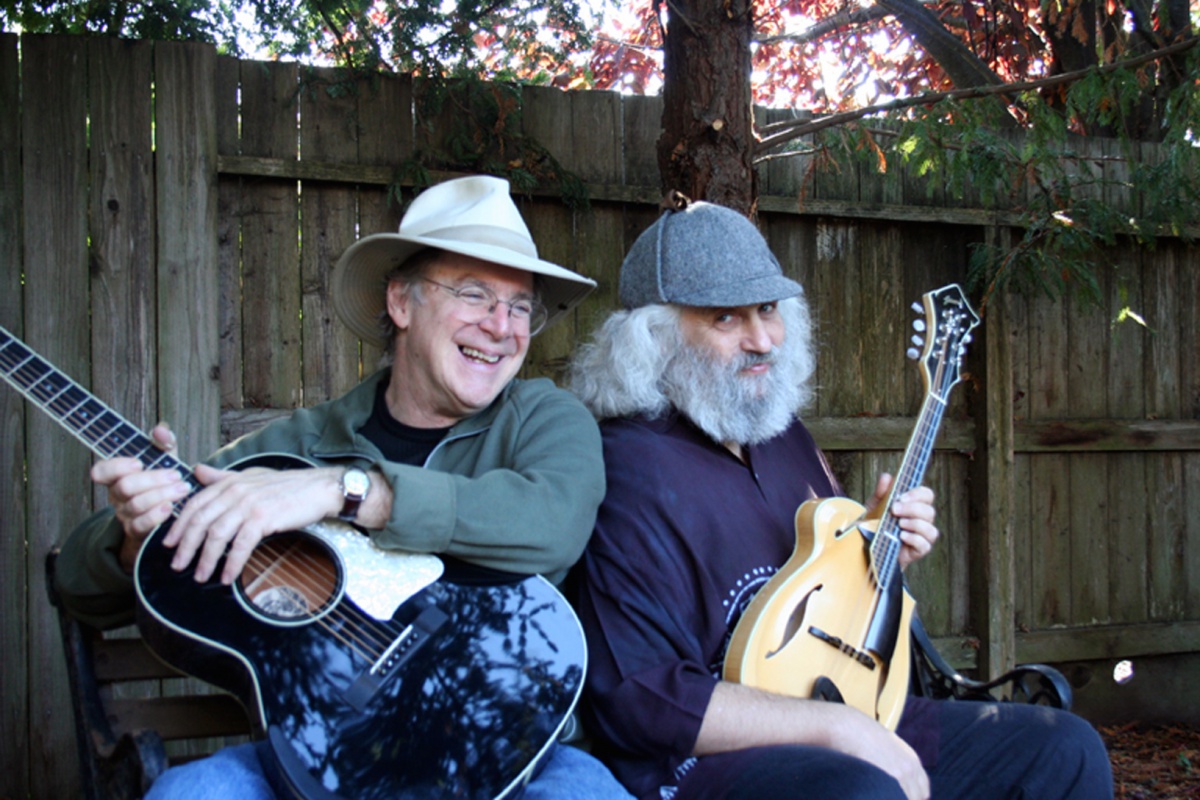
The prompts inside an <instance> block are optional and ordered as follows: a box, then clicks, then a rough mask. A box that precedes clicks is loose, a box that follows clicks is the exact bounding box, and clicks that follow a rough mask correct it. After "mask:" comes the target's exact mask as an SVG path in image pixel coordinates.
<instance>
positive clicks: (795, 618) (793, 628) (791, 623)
mask: <svg viewBox="0 0 1200 800" xmlns="http://www.w3.org/2000/svg"><path fill="white" fill-rule="evenodd" d="M823 588H824V584H817V585H816V586H814V587H813V590H812V591H811V592H809V593H808V594H806V595H804V599H803V600H801V601H800V602H799V603H797V604H796V607H795V608H793V609H792V613H791V616H789V617H788V621H787V624H786V625H785V626H784V627H783V636H782V637H781V638H780V640H779V645H778V646H777V647H775V649H774V650H771V651H770V652H768V653H767V655H766V657H767V658H772V657H774V656H776V655H778V654H779V653H781V652H783V649H784V648H785V647H787V646H788V645H789V644H791V641H792V639H795V638H796V634H797V633H799V632H800V629H801V627H803V625H804V617H805V616H806V615H807V614H808V600H809V598H810V597H812V596H813V595H814V594H816V593H817V592H819V591H821V589H823Z"/></svg>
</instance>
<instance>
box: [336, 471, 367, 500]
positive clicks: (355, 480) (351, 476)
mask: <svg viewBox="0 0 1200 800" xmlns="http://www.w3.org/2000/svg"><path fill="white" fill-rule="evenodd" d="M342 486H343V487H344V489H345V492H346V494H347V495H349V496H351V497H362V496H363V495H365V494H366V493H367V490H368V489H370V488H371V479H370V478H369V477H367V473H365V472H363V471H362V470H361V469H350V470H346V474H345V475H343V476H342Z"/></svg>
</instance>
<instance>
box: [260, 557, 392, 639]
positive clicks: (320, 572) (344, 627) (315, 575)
mask: <svg viewBox="0 0 1200 800" xmlns="http://www.w3.org/2000/svg"><path fill="white" fill-rule="evenodd" d="M272 556H274V557H275V558H276V559H279V560H282V561H283V562H285V563H284V565H283V566H282V567H280V568H279V569H275V570H274V572H275V574H280V575H281V576H282V577H284V578H288V579H290V580H291V581H292V584H289V585H299V586H300V587H303V588H305V589H307V590H308V591H309V592H311V594H312V596H313V597H318V596H321V595H324V596H326V597H328V598H330V599H332V597H333V595H334V593H335V592H336V583H337V570H336V567H334V565H333V564H332V562H331V561H330V560H329V559H324V558H315V557H314V554H313V551H312V550H311V549H308V548H299V550H298V552H296V553H289V552H288V551H282V550H281V545H280V544H279V543H278V542H273V541H271V538H267V539H264V540H263V541H262V542H261V543H260V544H259V546H258V547H257V548H255V550H254V552H253V553H252V554H251V559H250V563H251V564H253V565H254V566H255V567H256V568H258V569H260V571H263V572H265V571H266V570H268V569H270V568H271V565H270V564H269V562H270V561H271V557H272ZM297 562H307V563H306V564H305V563H297ZM264 563H266V564H267V566H264ZM306 567H307V568H306ZM327 587H328V588H327ZM325 605H327V603H323V604H321V607H322V608H324V607H325ZM314 622H315V624H318V625H321V626H322V627H323V628H324V629H325V630H327V631H328V632H329V633H330V634H331V635H332V636H334V637H335V638H337V639H338V640H339V641H341V642H342V643H343V644H345V645H346V646H347V647H350V648H351V649H353V650H354V651H355V652H356V653H357V654H358V655H360V656H361V657H363V658H364V659H367V660H372V661H373V660H377V659H378V658H380V657H381V656H382V655H383V653H384V652H386V649H387V647H388V646H390V644H391V641H392V640H394V639H395V636H396V635H397V634H398V633H399V632H400V631H401V630H402V628H401V627H399V626H396V625H395V624H394V623H392V622H391V621H390V620H387V621H384V620H376V619H375V618H373V617H369V616H368V615H367V614H365V613H364V612H362V611H361V610H359V609H357V608H355V607H354V606H352V605H350V606H343V607H335V608H334V609H332V610H331V611H330V612H329V613H327V614H322V615H319V616H317V618H316V619H315V620H314ZM330 622H340V623H341V624H340V625H332V624H330ZM381 629H382V630H381ZM378 634H382V636H380V635H378Z"/></svg>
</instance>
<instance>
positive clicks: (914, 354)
mask: <svg viewBox="0 0 1200 800" xmlns="http://www.w3.org/2000/svg"><path fill="white" fill-rule="evenodd" d="M904 355H906V356H908V357H909V358H911V359H912V360H913V361H916V360H917V359H918V358H920V357H921V351H920V350H918V349H917V348H915V347H910V348H908V349H907V350H905V351H904Z"/></svg>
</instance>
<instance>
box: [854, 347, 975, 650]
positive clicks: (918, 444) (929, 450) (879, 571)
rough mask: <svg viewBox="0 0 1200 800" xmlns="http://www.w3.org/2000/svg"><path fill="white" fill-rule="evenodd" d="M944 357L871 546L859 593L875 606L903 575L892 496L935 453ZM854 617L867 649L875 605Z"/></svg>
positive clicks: (859, 644)
mask: <svg viewBox="0 0 1200 800" xmlns="http://www.w3.org/2000/svg"><path fill="white" fill-rule="evenodd" d="M945 359H946V354H945V353H944V352H943V353H942V355H941V356H940V357H939V359H938V365H937V369H936V370H935V372H934V375H933V376H932V377H931V379H930V383H931V385H933V386H935V387H939V388H940V393H939V392H930V393H929V395H928V396H927V397H926V399H925V402H924V403H923V404H922V408H921V414H920V416H919V418H918V420H917V425H916V428H915V430H914V432H913V436H912V441H911V442H910V444H909V447H908V448H907V449H906V451H905V454H904V458H903V459H901V464H900V469H899V471H898V473H897V476H896V479H895V482H894V484H893V486H892V491H891V492H890V493H889V495H888V510H887V511H885V513H884V515H883V517H882V518H881V520H880V523H879V525H878V527H877V530H876V531H875V533H874V536H873V537H872V539H871V544H870V547H869V548H868V550H869V552H870V557H871V566H872V572H873V573H874V575H875V580H874V581H872V586H871V588H870V590H869V591H867V592H864V593H860V595H861V596H862V597H864V598H865V599H867V600H868V601H869V604H871V605H875V606H876V607H877V606H878V604H879V602H880V600H881V599H882V597H883V594H884V592H886V591H887V590H888V588H889V587H890V585H891V582H892V581H894V580H897V579H898V578H899V576H900V569H899V561H900V551H901V549H902V548H903V542H902V541H901V539H900V533H901V531H900V523H899V520H898V519H896V517H895V516H893V515H892V514H891V511H890V507H891V500H892V498H893V497H897V496H899V495H901V494H904V492H906V491H908V490H910V489H912V488H914V487H916V486H917V485H918V484H919V483H920V481H921V479H922V478H923V477H924V475H925V471H926V469H927V467H928V465H929V461H930V459H931V458H932V456H933V442H934V440H935V439H936V437H937V431H938V428H939V427H940V424H941V419H942V416H943V414H944V412H945V407H946V404H945V400H944V399H943V397H944V396H945V394H946V392H947V391H948V390H949V388H950V387H949V386H945V385H944V383H945V380H946V377H947V376H948V373H947V372H946V371H945ZM951 385H953V383H951ZM856 606H857V607H856V609H855V611H856V614H857V612H858V611H859V610H861V604H860V603H856ZM853 618H854V619H861V620H863V622H862V627H861V629H860V630H859V631H857V632H855V633H854V640H855V645H856V649H858V651H859V652H864V651H865V650H866V645H867V637H868V636H869V635H870V627H871V621H872V619H873V618H874V609H872V613H870V614H864V615H861V616H855V617H853Z"/></svg>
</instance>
